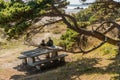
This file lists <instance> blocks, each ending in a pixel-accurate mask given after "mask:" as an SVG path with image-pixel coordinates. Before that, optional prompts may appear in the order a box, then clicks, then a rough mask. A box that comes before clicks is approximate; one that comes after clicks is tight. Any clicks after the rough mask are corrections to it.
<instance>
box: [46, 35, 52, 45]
mask: <svg viewBox="0 0 120 80" xmlns="http://www.w3.org/2000/svg"><path fill="white" fill-rule="evenodd" d="M46 45H47V46H53V40H52V39H51V37H49V40H48V42H47V44H46Z"/></svg>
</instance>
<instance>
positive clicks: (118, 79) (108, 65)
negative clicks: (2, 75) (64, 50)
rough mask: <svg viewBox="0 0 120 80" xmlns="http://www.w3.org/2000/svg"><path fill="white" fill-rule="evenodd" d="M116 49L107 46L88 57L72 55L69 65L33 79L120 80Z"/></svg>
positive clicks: (119, 66)
mask: <svg viewBox="0 0 120 80" xmlns="http://www.w3.org/2000/svg"><path fill="white" fill-rule="evenodd" d="M116 48H117V47H116V46H113V45H110V44H105V45H103V46H102V47H100V48H99V49H97V50H95V51H94V52H91V53H88V54H86V55H82V54H74V55H70V56H68V57H67V58H66V60H67V61H68V63H67V64H66V65H65V66H63V67H60V68H57V69H55V70H52V71H48V72H45V73H42V74H39V75H37V76H34V77H33V79H36V78H37V79H39V80H79V79H80V80H88V79H89V80H120V65H119V64H120V58H119V57H120V56H116V54H117V51H116ZM106 49H107V51H106ZM98 52H99V53H98ZM107 52H108V53H107ZM97 53H98V54H97ZM110 55H111V57H109V56H110ZM112 58H114V59H112ZM110 59H111V60H110Z"/></svg>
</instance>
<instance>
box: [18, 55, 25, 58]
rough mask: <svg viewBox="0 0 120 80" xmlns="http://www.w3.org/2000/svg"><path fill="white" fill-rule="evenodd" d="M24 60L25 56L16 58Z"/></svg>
mask: <svg viewBox="0 0 120 80" xmlns="http://www.w3.org/2000/svg"><path fill="white" fill-rule="evenodd" d="M25 58H27V56H24V55H22V56H19V57H18V59H25Z"/></svg>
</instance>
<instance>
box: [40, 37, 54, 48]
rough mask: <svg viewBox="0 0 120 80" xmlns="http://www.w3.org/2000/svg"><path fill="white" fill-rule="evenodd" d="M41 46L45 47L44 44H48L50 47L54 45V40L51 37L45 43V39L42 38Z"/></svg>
mask: <svg viewBox="0 0 120 80" xmlns="http://www.w3.org/2000/svg"><path fill="white" fill-rule="evenodd" d="M40 46H42V47H44V46H48V47H51V46H53V40H52V39H51V37H49V40H48V42H47V43H45V40H42V42H41V44H40Z"/></svg>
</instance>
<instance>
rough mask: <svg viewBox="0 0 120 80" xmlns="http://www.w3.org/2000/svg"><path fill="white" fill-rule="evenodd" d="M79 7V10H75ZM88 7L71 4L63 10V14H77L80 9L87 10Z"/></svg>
mask: <svg viewBox="0 0 120 80" xmlns="http://www.w3.org/2000/svg"><path fill="white" fill-rule="evenodd" d="M78 7H79V9H77V8H78ZM88 7H89V5H77V4H71V5H68V6H67V8H66V9H65V12H66V13H67V14H71V13H77V12H79V11H80V10H82V9H85V8H88Z"/></svg>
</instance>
